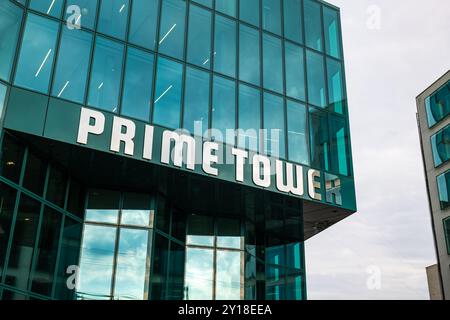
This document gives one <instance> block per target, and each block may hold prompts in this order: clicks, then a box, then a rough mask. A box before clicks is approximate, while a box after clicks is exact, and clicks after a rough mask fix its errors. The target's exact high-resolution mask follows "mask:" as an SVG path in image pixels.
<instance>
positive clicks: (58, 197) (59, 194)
mask: <svg viewBox="0 0 450 320" xmlns="http://www.w3.org/2000/svg"><path fill="white" fill-rule="evenodd" d="M66 189H67V175H66V173H65V171H63V170H60V169H59V168H56V167H54V166H52V167H51V168H50V174H49V176H48V184H47V192H46V195H45V197H46V198H47V200H49V201H50V202H52V203H54V204H56V205H57V206H59V207H60V208H64V199H65V197H66Z"/></svg>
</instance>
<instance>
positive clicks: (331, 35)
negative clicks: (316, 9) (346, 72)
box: [323, 6, 341, 58]
mask: <svg viewBox="0 0 450 320" xmlns="http://www.w3.org/2000/svg"><path fill="white" fill-rule="evenodd" d="M323 24H324V26H323V27H324V32H325V49H326V52H327V54H329V55H330V56H333V57H335V58H340V57H341V41H340V37H339V34H340V30H339V18H338V12H337V11H336V10H333V9H331V8H328V7H325V6H324V7H323Z"/></svg>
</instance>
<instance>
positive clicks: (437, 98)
mask: <svg viewBox="0 0 450 320" xmlns="http://www.w3.org/2000/svg"><path fill="white" fill-rule="evenodd" d="M425 107H426V110H427V116H428V126H429V127H430V128H431V127H432V126H434V125H435V124H437V123H438V122H440V121H441V120H442V119H444V118H445V117H447V116H448V114H449V113H450V81H449V82H447V83H446V84H445V85H444V86H443V87H442V88H440V89H439V90H438V91H436V92H435V93H434V94H432V95H431V96H430V97H428V98H427V99H426V100H425Z"/></svg>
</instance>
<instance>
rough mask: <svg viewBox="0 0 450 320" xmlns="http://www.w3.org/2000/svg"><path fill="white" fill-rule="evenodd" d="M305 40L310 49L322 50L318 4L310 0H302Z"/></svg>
mask: <svg viewBox="0 0 450 320" xmlns="http://www.w3.org/2000/svg"><path fill="white" fill-rule="evenodd" d="M304 6H305V7H304V12H305V37H306V39H305V41H306V45H307V46H308V47H310V48H312V49H316V50H319V51H322V22H321V17H320V4H318V3H317V2H315V1H312V0H304Z"/></svg>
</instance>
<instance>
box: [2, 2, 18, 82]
mask: <svg viewBox="0 0 450 320" xmlns="http://www.w3.org/2000/svg"><path fill="white" fill-rule="evenodd" d="M0 21H2V23H0V34H1V35H2V36H1V37H0V79H3V80H5V81H9V78H10V76H11V69H12V64H13V60H14V55H15V53H16V47H17V38H18V36H19V31H20V25H21V23H22V10H21V9H20V8H19V7H18V6H16V5H13V4H12V3H11V2H10V1H1V2H0Z"/></svg>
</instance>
